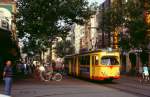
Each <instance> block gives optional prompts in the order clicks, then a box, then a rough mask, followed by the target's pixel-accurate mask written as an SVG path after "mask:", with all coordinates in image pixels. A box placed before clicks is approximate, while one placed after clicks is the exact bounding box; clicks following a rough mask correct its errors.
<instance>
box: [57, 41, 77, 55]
mask: <svg viewBox="0 0 150 97" xmlns="http://www.w3.org/2000/svg"><path fill="white" fill-rule="evenodd" d="M55 49H56V54H57V56H59V57H61V58H63V57H64V56H65V55H70V54H74V52H75V48H74V46H73V45H72V43H71V41H69V40H64V41H60V42H58V43H57V44H56V47H55Z"/></svg>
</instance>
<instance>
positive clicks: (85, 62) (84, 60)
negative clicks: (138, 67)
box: [80, 56, 90, 65]
mask: <svg viewBox="0 0 150 97" xmlns="http://www.w3.org/2000/svg"><path fill="white" fill-rule="evenodd" d="M80 64H81V65H89V64H90V56H81V57H80Z"/></svg>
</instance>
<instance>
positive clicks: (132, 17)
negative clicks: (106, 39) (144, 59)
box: [102, 0, 149, 50]
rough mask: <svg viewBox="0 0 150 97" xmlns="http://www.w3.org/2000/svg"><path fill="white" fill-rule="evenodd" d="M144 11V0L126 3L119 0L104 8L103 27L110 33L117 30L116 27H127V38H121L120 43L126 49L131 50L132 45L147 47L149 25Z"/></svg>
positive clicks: (132, 0)
mask: <svg viewBox="0 0 150 97" xmlns="http://www.w3.org/2000/svg"><path fill="white" fill-rule="evenodd" d="M148 3H149V2H148ZM144 11H145V7H144V1H143V0H136V1H135V0H128V2H127V3H125V4H122V2H121V0H118V1H117V3H115V4H113V6H111V7H110V8H108V9H107V10H104V12H103V16H104V17H103V24H102V25H104V26H103V27H104V28H103V29H104V31H105V32H108V33H109V32H113V31H115V28H118V27H123V26H124V27H127V28H128V29H129V30H128V31H127V34H128V35H126V38H124V39H121V42H120V44H119V45H120V46H121V48H123V49H125V50H129V49H130V48H131V47H134V48H146V46H147V43H148V39H147V37H146V33H147V27H148V26H147V24H146V23H145V21H144V15H143V13H144ZM121 38H122V37H121Z"/></svg>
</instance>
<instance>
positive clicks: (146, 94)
mask: <svg viewBox="0 0 150 97" xmlns="http://www.w3.org/2000/svg"><path fill="white" fill-rule="evenodd" d="M103 86H105V87H109V88H113V89H117V90H120V91H123V92H128V93H131V94H135V95H137V96H139V97H150V91H149V90H148V89H144V88H141V87H140V88H139V87H136V86H132V85H130V84H121V83H115V84H113V83H112V84H103Z"/></svg>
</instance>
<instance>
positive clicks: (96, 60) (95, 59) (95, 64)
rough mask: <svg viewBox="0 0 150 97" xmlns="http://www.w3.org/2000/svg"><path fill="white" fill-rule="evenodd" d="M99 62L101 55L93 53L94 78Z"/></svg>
mask: <svg viewBox="0 0 150 97" xmlns="http://www.w3.org/2000/svg"><path fill="white" fill-rule="evenodd" d="M98 64H99V57H98V55H92V78H93V77H95V76H96V75H97V74H96V71H97V70H96V69H97V68H96V66H98Z"/></svg>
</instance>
